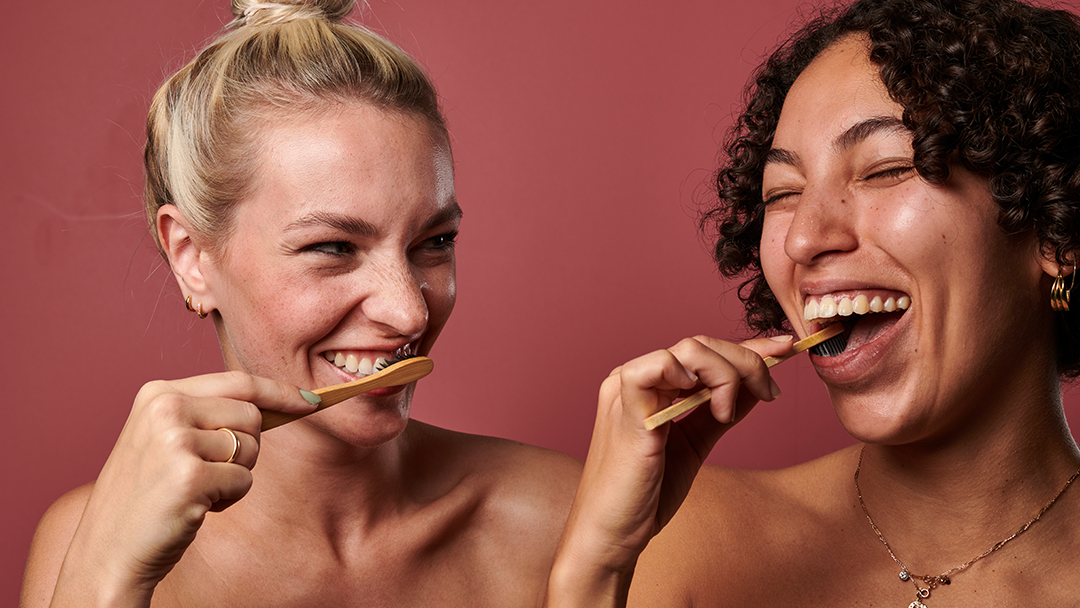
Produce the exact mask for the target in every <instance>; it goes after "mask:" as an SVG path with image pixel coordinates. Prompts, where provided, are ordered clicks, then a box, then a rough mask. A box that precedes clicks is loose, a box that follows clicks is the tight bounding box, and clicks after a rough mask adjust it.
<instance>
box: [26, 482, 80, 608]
mask: <svg viewBox="0 0 1080 608" xmlns="http://www.w3.org/2000/svg"><path fill="white" fill-rule="evenodd" d="M93 489H94V484H92V483H89V484H86V485H84V486H80V487H78V488H75V489H74V490H71V491H70V492H68V493H67V494H64V495H63V496H61V497H60V498H59V499H57V501H56V502H54V503H53V504H52V506H50V507H49V509H48V510H47V511H45V514H44V515H43V516H42V517H41V521H40V522H39V523H38V527H37V530H36V531H35V532H34V540H33V542H32V543H31V544H30V554H29V556H28V557H27V559H26V572H25V574H24V575H23V587H22V594H21V597H20V600H19V605H20V606H23V607H26V606H48V605H49V601H50V600H51V598H52V592H53V588H54V587H55V585H56V580H57V577H58V576H59V575H60V567H61V566H62V565H63V563H64V556H65V555H66V554H67V549H68V546H69V545H71V538H72V537H73V536H75V530H76V529H77V528H78V527H79V522H80V521H81V520H82V514H83V511H84V510H85V509H86V502H87V501H88V500H89V499H90V492H91V490H93Z"/></svg>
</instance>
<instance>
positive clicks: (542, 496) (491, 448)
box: [409, 421, 582, 530]
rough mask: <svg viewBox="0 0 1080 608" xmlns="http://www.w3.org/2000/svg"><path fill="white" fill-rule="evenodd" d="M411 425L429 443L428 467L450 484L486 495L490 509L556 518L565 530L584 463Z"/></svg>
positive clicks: (516, 444)
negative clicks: (463, 486)
mask: <svg viewBox="0 0 1080 608" xmlns="http://www.w3.org/2000/svg"><path fill="white" fill-rule="evenodd" d="M409 425H410V434H411V435H412V436H413V437H415V438H417V439H418V440H419V441H421V442H422V443H423V444H424V446H425V447H424V448H423V449H422V450H420V451H419V452H420V453H421V456H420V458H422V459H424V460H425V461H427V462H428V463H429V466H427V467H425V468H426V469H427V470H439V471H441V473H440V475H441V476H442V477H443V479H445V480H447V482H448V483H454V484H457V485H461V484H464V485H466V486H467V487H468V489H469V490H470V491H474V492H477V493H479V494H482V495H483V496H484V502H485V503H486V504H487V506H488V507H490V508H493V509H496V510H499V511H503V512H504V513H505V514H507V515H509V516H513V517H514V518H518V517H522V518H527V517H540V518H542V519H545V520H549V519H552V518H554V519H557V520H558V521H559V526H560V528H559V529H560V530H561V525H562V523H563V522H564V521H565V518H566V515H567V514H568V513H569V510H570V503H571V502H572V501H573V498H574V492H575V491H576V489H577V484H578V480H579V478H580V477H581V467H582V464H581V461H579V460H577V459H576V458H573V457H571V456H568V455H566V454H563V453H561V452H557V451H555V450H549V449H545V448H541V447H537V446H532V445H528V444H525V443H521V442H518V441H512V440H509V439H501V438H498V437H487V436H482V435H471V434H468V433H459V432H456V431H450V430H447V429H442V428H438V427H434V426H431V425H427V424H423V423H419V422H415V421H411V422H410V423H409ZM414 427H415V428H414ZM435 461H437V464H433V463H434V462H435Z"/></svg>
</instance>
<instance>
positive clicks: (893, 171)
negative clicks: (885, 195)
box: [863, 164, 915, 182]
mask: <svg viewBox="0 0 1080 608" xmlns="http://www.w3.org/2000/svg"><path fill="white" fill-rule="evenodd" d="M914 170H915V167H914V166H912V165H910V164H902V165H893V166H889V167H884V168H882V169H878V170H875V171H874V172H873V173H871V174H869V175H867V176H866V177H865V178H863V181H867V182H868V181H890V180H893V181H898V180H901V179H903V178H906V177H907V176H908V175H909V174H910V173H911V172H912V171H914Z"/></svg>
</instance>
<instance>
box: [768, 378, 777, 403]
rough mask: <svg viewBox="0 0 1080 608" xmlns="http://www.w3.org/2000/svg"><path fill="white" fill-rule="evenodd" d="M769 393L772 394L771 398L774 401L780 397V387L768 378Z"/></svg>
mask: <svg viewBox="0 0 1080 608" xmlns="http://www.w3.org/2000/svg"><path fill="white" fill-rule="evenodd" d="M769 392H770V393H772V398H773V399H776V398H777V397H779V396H780V385H779V384H777V383H776V380H773V379H772V378H769Z"/></svg>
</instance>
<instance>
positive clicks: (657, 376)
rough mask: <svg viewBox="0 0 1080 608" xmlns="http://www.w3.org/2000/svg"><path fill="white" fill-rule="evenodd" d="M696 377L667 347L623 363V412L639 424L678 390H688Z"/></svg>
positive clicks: (620, 383)
mask: <svg viewBox="0 0 1080 608" xmlns="http://www.w3.org/2000/svg"><path fill="white" fill-rule="evenodd" d="M697 382H698V378H697V376H696V375H694V374H693V373H691V372H689V371H688V370H687V369H686V368H685V367H684V366H683V365H682V363H680V361H679V359H678V358H677V357H676V356H675V355H674V354H673V353H672V352H671V351H670V350H659V351H655V352H652V353H649V354H647V355H644V356H642V357H638V358H637V359H634V360H633V361H630V362H629V363H627V364H625V365H623V366H622V368H621V370H620V373H619V393H620V394H621V396H622V399H621V403H622V407H623V410H624V411H623V413H624V414H626V415H627V416H628V418H629V419H631V420H635V421H636V422H637V423H638V424H640V422H641V420H644V418H646V417H647V416H649V415H651V414H653V413H654V412H656V411H657V410H659V409H661V408H662V407H664V406H666V405H667V404H668V403H670V402H671V400H672V399H673V398H674V397H675V396H676V395H678V393H679V391H681V390H689V389H691V388H693V387H694V386H695V385H696V384H697Z"/></svg>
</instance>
